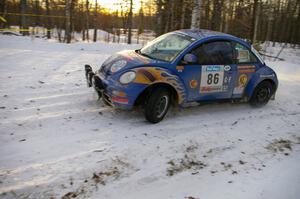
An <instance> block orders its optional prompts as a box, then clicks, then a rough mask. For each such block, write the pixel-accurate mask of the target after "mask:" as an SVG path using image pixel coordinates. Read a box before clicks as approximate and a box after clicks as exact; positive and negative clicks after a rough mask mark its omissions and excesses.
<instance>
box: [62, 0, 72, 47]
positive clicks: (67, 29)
mask: <svg viewBox="0 0 300 199" xmlns="http://www.w3.org/2000/svg"><path fill="white" fill-rule="evenodd" d="M65 3H66V8H65V12H66V13H65V15H66V27H65V39H64V40H65V42H67V43H71V3H72V0H65Z"/></svg>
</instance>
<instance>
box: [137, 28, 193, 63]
mask: <svg viewBox="0 0 300 199" xmlns="http://www.w3.org/2000/svg"><path fill="white" fill-rule="evenodd" d="M195 40H196V39H194V38H192V37H190V36H187V35H181V34H176V33H168V34H164V35H162V36H160V37H158V38H156V39H154V40H153V41H151V42H149V43H148V44H147V45H146V46H144V47H143V48H142V49H141V50H139V53H140V54H141V55H144V56H146V57H149V58H152V59H157V60H162V61H167V62H170V61H173V60H174V59H175V58H176V57H177V55H178V54H179V53H180V52H182V51H183V50H184V49H185V48H186V47H187V46H189V45H190V44H191V43H192V42H193V41H195Z"/></svg>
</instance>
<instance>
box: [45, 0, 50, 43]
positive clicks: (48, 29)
mask: <svg viewBox="0 0 300 199" xmlns="http://www.w3.org/2000/svg"><path fill="white" fill-rule="evenodd" d="M45 3H46V15H47V16H48V17H47V25H46V28H47V38H48V39H51V29H50V28H51V27H50V17H49V15H50V8H49V0H46V1H45Z"/></svg>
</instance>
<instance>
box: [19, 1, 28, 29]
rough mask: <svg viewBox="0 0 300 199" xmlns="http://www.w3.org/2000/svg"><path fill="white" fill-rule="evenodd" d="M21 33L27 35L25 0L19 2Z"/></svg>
mask: <svg viewBox="0 0 300 199" xmlns="http://www.w3.org/2000/svg"><path fill="white" fill-rule="evenodd" d="M20 6H21V31H20V33H22V34H23V35H28V34H29V31H28V25H27V20H26V16H25V15H26V11H27V0H21V4H20Z"/></svg>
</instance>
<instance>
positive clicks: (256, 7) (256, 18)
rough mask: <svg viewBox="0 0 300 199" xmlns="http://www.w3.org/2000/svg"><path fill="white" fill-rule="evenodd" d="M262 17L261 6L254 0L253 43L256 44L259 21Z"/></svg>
mask: <svg viewBox="0 0 300 199" xmlns="http://www.w3.org/2000/svg"><path fill="white" fill-rule="evenodd" d="M259 15H260V6H259V5H258V0H254V4H253V20H252V38H251V41H252V43H255V42H256V37H257V29H258V21H259Z"/></svg>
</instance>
